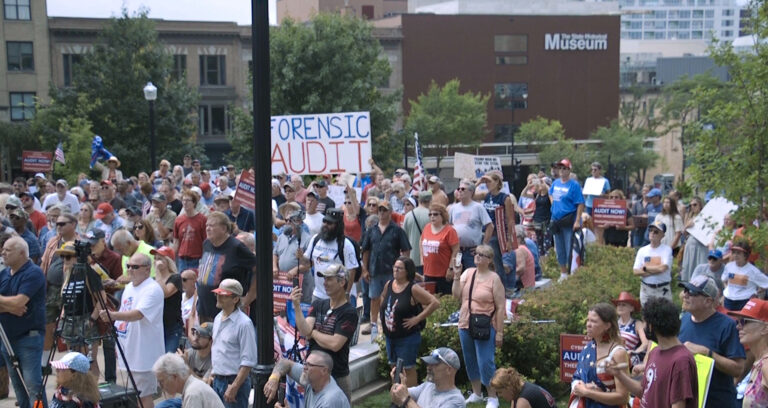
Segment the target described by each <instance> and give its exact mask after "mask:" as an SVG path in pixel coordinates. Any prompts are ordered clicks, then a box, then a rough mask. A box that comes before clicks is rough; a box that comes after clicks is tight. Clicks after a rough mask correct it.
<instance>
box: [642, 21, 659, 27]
mask: <svg viewBox="0 0 768 408" xmlns="http://www.w3.org/2000/svg"><path fill="white" fill-rule="evenodd" d="M654 23H656V22H655V21H644V22H643V28H653V26H654V25H655V24H654Z"/></svg>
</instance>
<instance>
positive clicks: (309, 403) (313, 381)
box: [264, 350, 349, 408]
mask: <svg viewBox="0 0 768 408" xmlns="http://www.w3.org/2000/svg"><path fill="white" fill-rule="evenodd" d="M332 369H333V359H332V358H331V356H330V355H328V353H326V352H323V351H320V350H315V351H313V352H312V353H310V354H309V356H307V359H306V361H305V363H304V365H302V364H299V363H295V362H293V361H291V360H289V359H287V358H284V359H282V360H280V361H278V363H277V365H276V366H275V369H274V370H272V375H270V376H269V381H267V383H266V384H265V385H264V395H265V396H266V397H267V402H272V401H273V400H274V399H275V397H276V396H277V389H278V388H279V385H280V384H279V382H280V378H281V377H282V376H284V375H286V374H287V375H290V376H291V378H293V379H294V380H295V381H297V382H298V383H299V384H301V385H303V386H304V391H305V394H304V401H305V405H304V406H305V407H307V408H320V407H338V408H348V407H349V401H347V397H345V396H344V392H343V391H342V390H341V388H339V386H338V385H337V384H336V381H335V380H334V379H333V377H331V370H332ZM281 407H283V405H282V404H281V403H280V402H277V403H275V408H281Z"/></svg>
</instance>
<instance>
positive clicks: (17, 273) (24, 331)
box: [0, 237, 48, 408]
mask: <svg viewBox="0 0 768 408" xmlns="http://www.w3.org/2000/svg"><path fill="white" fill-rule="evenodd" d="M2 256H3V262H4V263H5V265H6V268H5V269H3V270H2V271H0V324H2V326H3V329H4V330H5V334H6V335H7V336H8V341H9V342H10V345H11V348H12V349H13V352H14V354H15V355H16V357H17V358H18V362H19V367H20V369H21V373H22V376H23V377H24V378H23V380H24V384H26V386H27V390H28V391H29V395H27V392H26V391H25V390H24V385H23V384H22V381H21V379H20V378H19V377H18V375H17V374H16V371H15V370H13V369H9V370H8V371H9V374H10V377H11V382H12V384H13V390H14V392H15V393H16V399H17V401H18V403H19V407H21V408H32V403H33V401H34V399H35V398H36V397H37V394H38V393H40V392H42V394H41V398H42V401H43V404H44V406H45V407H47V406H48V402H47V399H46V397H45V390H42V389H41V386H42V382H43V381H42V380H43V378H42V371H41V370H40V361H41V360H42V358H43V338H44V336H45V277H44V276H43V271H42V270H41V269H40V267H39V266H37V265H35V264H34V263H32V261H31V260H30V259H29V248H28V247H27V243H26V241H24V239H22V238H20V237H13V238H10V239H9V240H8V241H6V242H5V244H4V245H3V249H2ZM2 355H3V358H4V359H5V363H6V365H7V366H8V367H12V364H11V359H10V356H9V354H8V350H6V349H5V347H4V346H3V347H2Z"/></svg>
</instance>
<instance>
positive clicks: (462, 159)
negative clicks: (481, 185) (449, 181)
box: [453, 153, 501, 179]
mask: <svg viewBox="0 0 768 408" xmlns="http://www.w3.org/2000/svg"><path fill="white" fill-rule="evenodd" d="M492 170H497V171H499V172H501V159H500V158H499V157H498V156H474V155H471V154H466V153H454V155H453V177H456V178H458V179H462V178H476V179H479V178H480V177H482V176H483V175H484V174H485V173H488V172H489V171H492Z"/></svg>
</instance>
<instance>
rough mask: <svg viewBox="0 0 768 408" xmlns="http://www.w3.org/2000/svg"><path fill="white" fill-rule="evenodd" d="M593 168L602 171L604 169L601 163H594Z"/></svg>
mask: <svg viewBox="0 0 768 408" xmlns="http://www.w3.org/2000/svg"><path fill="white" fill-rule="evenodd" d="M592 167H597V168H598V169H600V170H602V169H603V165H602V164H600V162H592Z"/></svg>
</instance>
